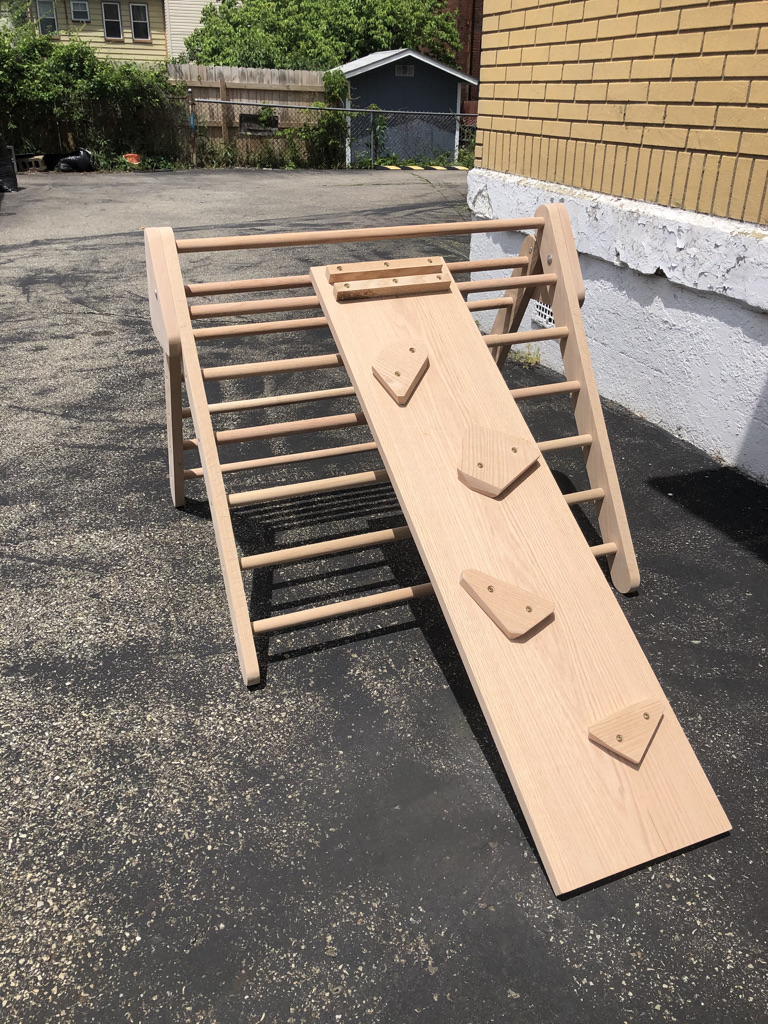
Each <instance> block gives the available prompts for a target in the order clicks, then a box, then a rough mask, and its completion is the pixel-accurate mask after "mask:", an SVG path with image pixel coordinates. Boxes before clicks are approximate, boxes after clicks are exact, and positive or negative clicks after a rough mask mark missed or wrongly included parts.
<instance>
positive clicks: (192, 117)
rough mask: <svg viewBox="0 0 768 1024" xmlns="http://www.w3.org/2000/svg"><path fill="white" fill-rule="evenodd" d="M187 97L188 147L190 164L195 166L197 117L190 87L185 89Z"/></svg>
mask: <svg viewBox="0 0 768 1024" xmlns="http://www.w3.org/2000/svg"><path fill="white" fill-rule="evenodd" d="M187 97H188V98H189V130H190V132H191V133H192V137H191V140H190V144H189V148H190V149H191V151H192V166H193V167H197V117H196V115H195V97H194V94H193V92H192V90H191V89H187Z"/></svg>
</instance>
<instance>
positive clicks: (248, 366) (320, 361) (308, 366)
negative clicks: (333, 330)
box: [202, 353, 344, 381]
mask: <svg viewBox="0 0 768 1024" xmlns="http://www.w3.org/2000/svg"><path fill="white" fill-rule="evenodd" d="M343 365H344V364H343V363H342V361H341V356H340V355H338V353H330V354H328V355H325V356H304V357H299V358H298V359H273V360H271V361H270V362H268V363H233V364H232V365H231V366H209V367H207V368H206V369H204V370H203V371H202V372H203V380H206V381H207V380H236V379H238V378H240V377H268V376H270V375H271V374H273V373H298V372H299V371H300V370H324V369H326V368H327V367H329V366H343Z"/></svg>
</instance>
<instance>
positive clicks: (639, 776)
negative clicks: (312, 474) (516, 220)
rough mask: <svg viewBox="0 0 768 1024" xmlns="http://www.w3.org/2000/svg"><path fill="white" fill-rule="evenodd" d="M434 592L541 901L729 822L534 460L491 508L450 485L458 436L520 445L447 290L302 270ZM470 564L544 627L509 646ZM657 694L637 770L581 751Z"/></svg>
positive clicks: (478, 340)
mask: <svg viewBox="0 0 768 1024" xmlns="http://www.w3.org/2000/svg"><path fill="white" fill-rule="evenodd" d="M311 277H312V281H313V284H314V287H315V291H316V292H317V295H318V296H319V298H320V302H321V305H322V308H323V312H324V313H325V316H326V319H327V321H328V323H329V325H330V328H331V331H332V332H333V336H334V338H335V339H336V343H337V345H338V348H339V352H340V353H341V355H342V358H343V360H344V365H345V367H346V369H347V372H348V373H349V376H350V379H351V381H352V384H353V385H354V388H355V391H356V393H357V396H358V398H359V399H360V403H361V406H362V408H363V411H364V413H365V416H366V419H367V421H368V424H369V426H370V428H371V431H372V433H373V436H374V439H375V441H376V443H377V445H378V448H379V451H380V453H381V457H382V459H383V461H384V465H385V467H386V470H387V472H388V474H389V478H390V480H391V482H392V485H393V487H394V489H395V491H396V493H397V496H398V499H399V500H400V504H401V507H402V509H403V512H404V514H405V517H406V520H407V522H408V525H409V527H410V530H411V534H412V536H413V539H414V540H415V542H416V544H417V546H418V548H419V552H420V554H421V557H422V559H423V561H424V565H425V567H426V569H427V571H428V573H429V577H430V580H431V582H432V584H433V587H434V590H435V594H436V595H437V598H438V600H439V602H440V605H441V607H442V609H443V612H444V614H445V617H446V620H447V622H448V624H449V626H450V628H451V632H452V634H453V637H454V639H455V641H456V644H457V646H458V648H459V651H460V653H461V656H462V659H463V661H464V664H465V666H466V668H467V672H468V673H469V676H470V678H471V680H472V684H473V686H474V688H475V692H476V694H477V697H478V700H479V701H480V705H481V707H482V709H483V712H484V714H485V716H486V720H487V722H488V725H489V727H490V729H491V732H492V733H493V737H494V740H495V742H496V745H497V747H498V750H499V753H500V754H501V757H502V758H503V761H504V764H505V766H506V769H507V771H508V773H509V776H510V779H511V781H512V784H513V786H514V788H515V792H516V794H517V797H518V800H519V801H520V805H521V807H522V809H523V812H524V814H525V817H526V820H527V821H528V824H529V825H530V827H531V832H532V834H533V836H534V839H535V841H536V846H537V848H538V851H539V853H540V855H541V858H542V861H543V862H544V865H545V867H546V870H547V873H548V875H549V878H550V881H551V882H552V885H553V887H554V889H555V891H556V892H557V893H565V892H569V891H571V890H574V889H578V888H581V887H583V886H585V885H589V884H590V883H593V882H596V881H598V880H600V879H603V878H607V877H609V876H610V875H613V874H616V873H618V872H621V871H625V870H627V869H628V868H632V867H634V866H636V865H639V864H643V863H645V862H646V861H649V860H653V859H654V858H657V857H660V856H663V855H664V854H667V853H670V852H672V851H674V850H679V849H682V848H683V847H686V846H689V845H692V844H694V843H698V842H701V841H702V840H705V839H709V838H711V837H712V836H715V835H718V834H720V833H722V832H724V831H726V830H727V829H728V828H729V823H728V820H727V819H726V817H725V815H724V813H723V811H722V809H721V807H720V805H719V803H718V801H717V798H716V796H715V794H714V793H713V791H712V789H711V787H710V785H709V782H708V781H707V779H706V776H705V775H704V773H703V771H702V769H701V767H700V765H699V763H698V761H697V759H696V757H695V755H694V753H693V751H692V749H691V747H690V745H689V743H688V741H687V739H686V737H685V735H684V733H683V731H682V729H681V727H680V724H679V723H678V721H677V719H676V718H675V716H674V713H673V712H672V710H671V708H670V707H669V705H668V704H667V702H666V701H665V700H664V695H663V692H662V690H661V687H660V686H659V683H658V681H657V680H656V677H655V675H654V673H653V671H652V669H651V667H650V665H649V663H648V661H647V659H646V658H645V655H644V654H643V652H642V650H641V648H640V645H639V644H638V642H637V640H636V638H635V636H634V634H633V632H632V630H631V628H630V626H629V624H628V622H627V620H626V618H625V617H624V615H623V613H622V611H621V609H620V608H619V606H618V603H617V602H616V599H615V598H614V596H613V594H612V593H611V590H610V588H609V586H608V584H607V583H606V581H605V579H604V577H603V574H602V572H601V571H600V569H599V567H598V566H597V564H596V562H595V559H594V557H593V556H592V554H591V553H590V550H589V547H588V544H587V542H586V541H585V539H584V537H583V535H582V533H581V531H580V529H579V527H578V525H577V523H576V522H575V520H574V518H573V516H572V514H571V513H570V511H569V510H568V508H567V506H566V504H565V503H564V502H563V499H562V496H561V493H560V490H559V488H558V486H557V484H556V482H555V480H554V478H553V476H552V474H551V473H550V471H549V470H548V468H547V467H546V465H543V464H542V461H543V460H540V461H539V463H538V464H536V465H534V466H533V467H532V468H531V470H530V471H529V473H528V474H527V475H526V476H525V477H524V478H523V479H522V480H519V481H518V482H517V484H516V485H513V486H512V487H511V489H510V490H509V491H507V492H504V494H503V495H502V497H501V498H492V497H489V496H487V495H484V494H482V493H478V492H477V491H475V490H473V489H471V488H469V487H467V486H466V484H465V483H464V482H463V481H462V480H461V479H459V475H458V473H457V466H458V464H459V461H460V458H461V451H462V443H463V438H464V435H465V432H466V431H467V430H468V429H471V428H473V427H480V428H486V429H487V430H496V431H499V430H501V431H506V432H508V433H509V434H511V435H513V436H515V437H518V438H522V439H524V440H527V441H529V442H530V443H531V444H533V443H534V441H533V437H532V436H531V434H530V431H529V429H528V427H527V425H526V423H525V420H524V419H523V417H522V415H521V413H520V411H519V410H518V408H517V405H516V403H515V401H514V399H513V398H512V397H511V396H510V393H509V390H508V388H507V387H506V385H505V384H504V381H503V379H502V377H501V376H500V374H499V372H498V369H497V367H496V365H495V364H494V360H493V358H492V356H491V354H490V352H489V350H488V347H487V345H486V344H485V343H484V340H483V338H482V337H481V335H480V333H479V331H478V329H477V326H476V325H475V323H474V320H473V318H472V316H471V314H470V312H469V310H468V309H467V306H466V303H465V302H464V301H463V299H462V296H461V293H460V292H459V289H458V288H457V287H456V284H455V283H454V284H453V285H452V287H451V289H450V291H448V292H438V293H434V292H433V293H427V294H421V295H418V296H414V295H402V296H399V297H381V298H375V299H370V300H359V301H356V302H339V301H338V300H337V299H336V298H335V297H334V286H333V285H332V284H331V283H330V282H329V280H328V268H326V267H316V268H313V270H312V272H311ZM396 342H400V343H408V344H411V345H414V346H416V347H419V348H423V349H425V350H426V351H427V352H428V354H429V370H428V372H427V373H425V374H424V376H423V378H422V379H421V380H420V382H419V384H418V387H417V388H416V389H415V390H414V392H413V394H412V395H411V397H410V400H409V401H408V403H407V405H398V404H397V403H395V402H393V401H392V398H391V396H390V395H388V394H387V392H386V391H385V390H384V389H383V388H382V387H381V385H380V383H379V382H378V381H377V380H376V378H375V376H374V373H373V371H372V367H373V364H374V363H375V361H376V357H377V353H378V352H379V351H381V350H382V349H385V348H386V347H387V346H389V345H392V344H394V343H396ZM467 570H478V571H479V572H481V573H487V574H488V575H489V576H491V577H496V578H498V579H500V580H504V581H505V582H507V583H509V584H512V585H513V586H515V587H519V588H521V589H522V590H525V591H528V592H531V593H533V594H543V595H548V596H549V598H551V600H552V601H553V603H554V606H555V612H554V616H553V617H552V618H551V619H550V620H547V621H545V622H543V623H541V624H540V625H539V626H538V627H537V628H535V629H534V630H532V631H531V632H530V633H528V634H526V635H524V636H522V637H519V638H518V639H517V640H509V639H508V638H507V636H505V634H504V633H503V632H502V631H501V630H500V629H499V627H498V626H497V625H496V623H495V622H494V621H493V620H492V619H491V618H490V617H489V616H488V614H486V612H485V611H484V610H483V608H481V607H480V606H479V605H478V603H477V602H476V601H474V600H473V599H472V597H471V596H470V595H469V594H468V593H467V592H466V590H465V589H464V588H463V587H462V586H461V578H462V574H463V573H465V572H466V571H467ZM649 700H655V701H664V704H663V708H664V714H663V720H662V721H661V723H660V725H659V727H658V730H657V732H656V734H655V736H654V737H653V740H652V742H651V743H650V745H649V747H648V750H647V752H646V754H645V757H644V759H643V761H642V763H641V764H640V765H639V766H638V765H634V764H631V763H630V762H628V761H627V760H625V759H623V758H621V757H620V756H614V755H613V754H611V753H610V752H609V751H608V750H606V749H605V748H603V747H602V746H598V745H596V744H595V743H592V742H590V738H589V729H590V726H591V725H592V724H593V723H597V722H600V721H601V720H602V719H604V718H606V717H608V716H609V715H611V714H613V713H616V712H619V711H620V710H621V709H623V708H624V707H626V706H628V705H634V704H637V703H639V702H641V701H649Z"/></svg>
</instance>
